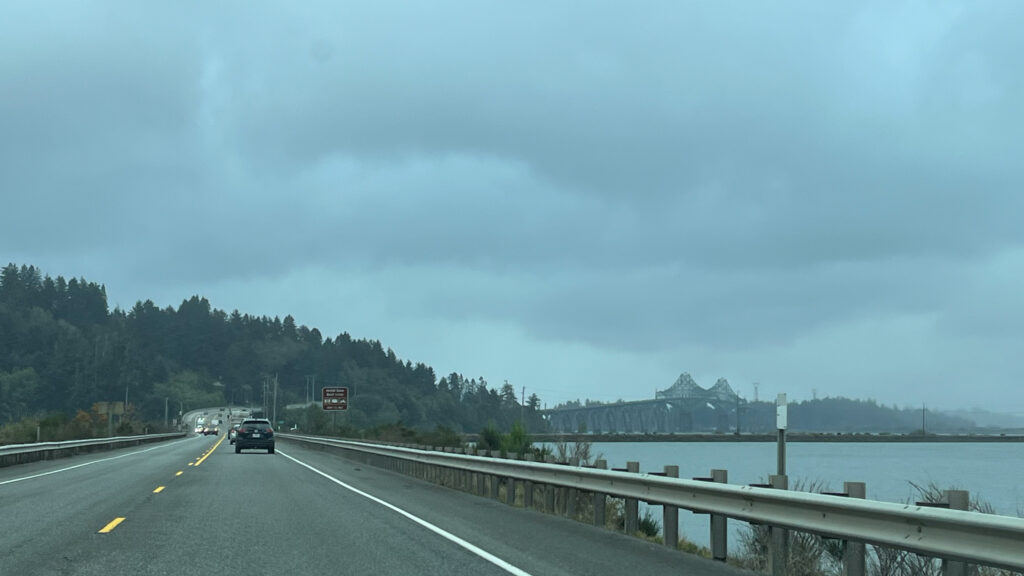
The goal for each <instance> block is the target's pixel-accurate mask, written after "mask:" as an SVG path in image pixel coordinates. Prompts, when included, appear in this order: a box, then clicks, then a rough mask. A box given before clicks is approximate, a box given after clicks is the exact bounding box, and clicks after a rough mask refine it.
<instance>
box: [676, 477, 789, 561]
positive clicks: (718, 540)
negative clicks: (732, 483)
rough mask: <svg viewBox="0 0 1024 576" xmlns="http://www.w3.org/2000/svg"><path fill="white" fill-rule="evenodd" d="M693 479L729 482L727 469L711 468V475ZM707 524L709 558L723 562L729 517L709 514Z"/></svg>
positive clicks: (765, 486)
mask: <svg viewBox="0 0 1024 576" xmlns="http://www.w3.org/2000/svg"><path fill="white" fill-rule="evenodd" d="M694 480H699V481H701V482H716V483H718V484H727V483H728V482H729V471H728V470H721V469H717V468H714V469H712V470H711V476H702V477H698V478H694ZM752 486H761V487H764V488H770V487H771V486H772V485H771V484H766V485H758V484H752ZM708 524H709V527H710V536H711V538H710V543H711V559H712V560H718V561H719V562H725V561H726V557H727V556H728V551H729V518H728V516H723V515H721V514H711V518H710V521H709V522H708Z"/></svg>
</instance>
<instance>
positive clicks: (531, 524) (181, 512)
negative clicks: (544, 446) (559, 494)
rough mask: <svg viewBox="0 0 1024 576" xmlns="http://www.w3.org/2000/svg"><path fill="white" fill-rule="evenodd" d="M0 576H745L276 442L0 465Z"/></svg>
mask: <svg viewBox="0 0 1024 576" xmlns="http://www.w3.org/2000/svg"><path fill="white" fill-rule="evenodd" d="M0 518H2V519H3V533H2V535H0V576H8V575H25V574H33V575H35V574H82V575H103V576H109V575H110V574H112V573H113V574H133V575H134V574H154V575H168V574H173V575H192V574H196V575H198V574H203V575H207V574H211V573H222V572H225V571H227V572H229V573H230V572H237V573H246V574H296V575H307V574H309V575H312V574H332V575H335V574H444V575H467V576H468V575H491V574H493V575H507V574H516V575H529V574H532V575H537V576H540V575H551V576H556V575H570V574H573V575H576V574H630V573H637V574H644V575H645V576H654V575H659V574H673V575H679V574H686V575H692V576H728V575H740V574H749V573H748V572H744V571H740V570H736V569H733V568H731V567H728V566H724V565H721V564H718V563H713V562H711V561H709V560H705V559H702V558H698V557H694V556H691V555H687V554H684V553H680V552H674V551H671V550H667V549H665V548H664V547H663V546H660V545H657V544H653V543H648V542H645V541H642V540H639V539H636V538H631V537H626V536H624V535H622V534H617V533H614V532H610V531H607V530H602V529H597V528H594V527H591V526H587V525H584V524H581V523H578V522H574V521H570V520H566V519H563V518H558V517H554V516H549V515H545V514H541V513H538V512H535V511H530V510H523V509H519V508H512V507H509V506H507V505H505V504H502V503H500V502H497V501H492V500H489V499H486V498H480V497H475V496H471V495H467V494H463V493H460V492H456V491H453V490H449V489H445V488H441V487H438V486H435V485H432V484H429V483H426V482H422V481H419V480H415V479H411V478H408V477H405V476H402V475H398V474H395V473H391V472H387V471H383V470H379V469H376V468H372V467H368V466H364V465H362V464H358V463H355V462H352V461H349V460H346V459H344V458H342V457H340V456H338V455H336V454H334V453H332V452H329V451H318V450H314V449H309V448H306V447H304V446H302V445H300V444H297V443H294V442H288V441H286V440H282V439H278V442H277V453H276V454H274V455H268V454H266V453H265V452H262V451H253V452H244V453H242V454H235V453H234V448H233V446H231V445H230V444H229V443H228V440H227V437H226V435H224V434H222V435H220V436H207V437H203V436H190V437H188V438H185V439H180V440H173V441H169V442H164V443H160V444H155V445H148V446H144V447H133V448H127V449H123V450H118V451H113V452H102V453H94V454H89V455H85V456H77V457H73V458H64V459H58V460H50V461H43V462H35V463H31V464H25V465H20V466H11V467H7V468H0Z"/></svg>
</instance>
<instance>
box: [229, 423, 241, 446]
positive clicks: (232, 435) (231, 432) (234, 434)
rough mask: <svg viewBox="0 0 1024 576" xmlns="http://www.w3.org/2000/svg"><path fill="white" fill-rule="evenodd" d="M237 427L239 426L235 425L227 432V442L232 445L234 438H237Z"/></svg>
mask: <svg viewBox="0 0 1024 576" xmlns="http://www.w3.org/2000/svg"><path fill="white" fill-rule="evenodd" d="M239 426H241V424H235V425H234V426H232V427H231V430H228V442H230V443H232V444H234V443H235V438H237V437H238V427H239Z"/></svg>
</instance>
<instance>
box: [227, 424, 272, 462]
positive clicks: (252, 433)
mask: <svg viewBox="0 0 1024 576" xmlns="http://www.w3.org/2000/svg"><path fill="white" fill-rule="evenodd" d="M250 448H257V449H262V448H266V449H267V454H273V453H274V429H273V428H272V427H271V426H270V420H267V419H266V418H247V419H245V420H242V423H241V424H240V425H239V426H238V432H237V434H236V435H235V454H240V453H241V452H242V450H248V449H250Z"/></svg>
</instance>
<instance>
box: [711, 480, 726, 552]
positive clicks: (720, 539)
mask: <svg viewBox="0 0 1024 576" xmlns="http://www.w3.org/2000/svg"><path fill="white" fill-rule="evenodd" d="M711 481H712V482H716V483H718V484H727V483H728V482H729V471H728V470H721V469H712V470H711ZM728 550H729V519H728V518H727V517H726V516H722V515H721V514H712V515H711V559H712V560H718V561H719V562H725V558H726V556H727V555H728Z"/></svg>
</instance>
